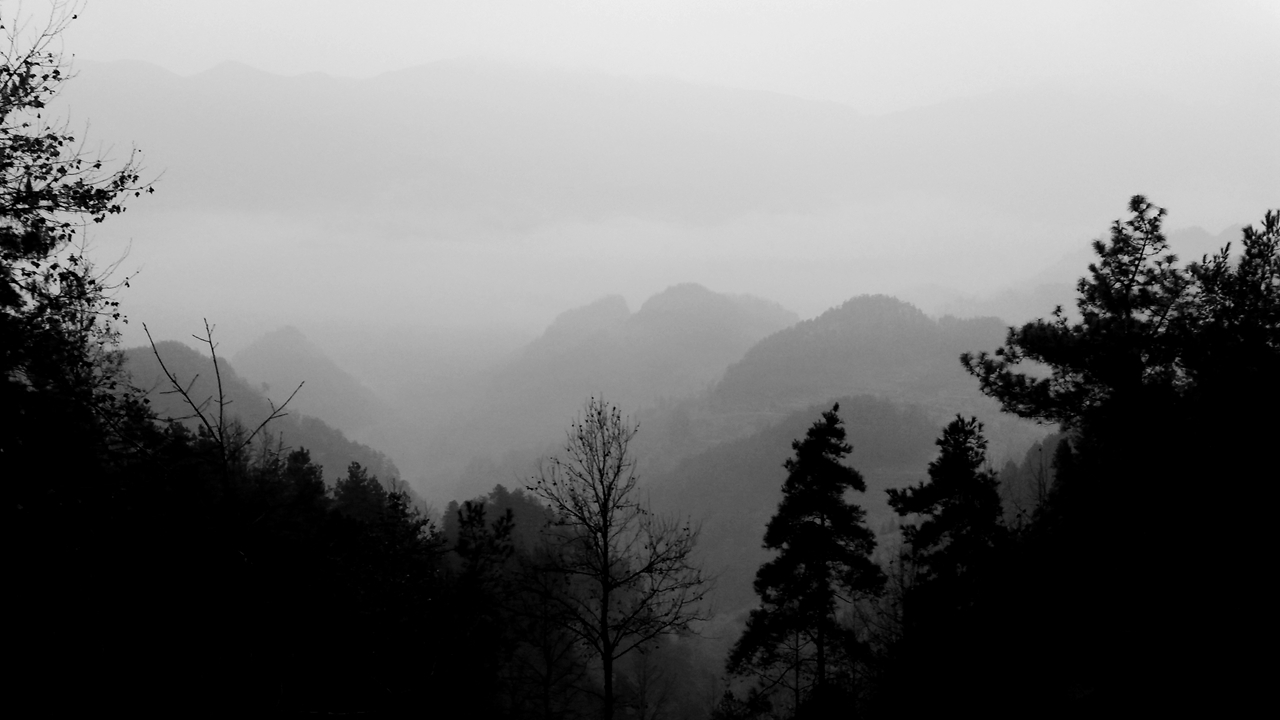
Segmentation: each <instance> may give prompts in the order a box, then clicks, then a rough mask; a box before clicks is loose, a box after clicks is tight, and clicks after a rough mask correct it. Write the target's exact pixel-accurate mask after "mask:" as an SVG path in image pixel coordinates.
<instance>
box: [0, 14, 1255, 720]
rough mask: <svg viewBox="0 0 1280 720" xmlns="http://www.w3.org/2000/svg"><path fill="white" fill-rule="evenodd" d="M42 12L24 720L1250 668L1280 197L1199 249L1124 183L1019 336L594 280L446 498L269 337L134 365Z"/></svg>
mask: <svg viewBox="0 0 1280 720" xmlns="http://www.w3.org/2000/svg"><path fill="white" fill-rule="evenodd" d="M59 31H60V27H58V26H56V25H55V26H51V29H50V30H48V31H46V32H45V33H44V34H42V35H39V36H38V38H37V39H36V41H35V42H34V43H33V44H31V45H29V46H27V47H21V46H20V45H19V44H18V43H16V42H11V43H10V45H11V48H10V51H9V52H8V53H7V54H6V55H5V62H4V64H3V66H2V67H0V280H2V282H0V463H3V467H4V469H5V471H6V472H5V476H6V477H8V478H9V480H10V484H11V486H12V487H11V489H12V490H13V493H11V495H10V500H9V501H8V502H7V503H6V514H7V525H8V527H9V529H10V537H11V544H10V558H11V560H10V568H11V571H10V572H11V580H10V587H11V588H12V592H11V593H10V596H11V597H12V598H13V600H12V609H11V611H10V613H11V615H10V616H11V618H12V620H13V622H12V625H11V628H10V632H9V647H10V648H11V653H10V654H11V656H12V657H13V658H14V659H15V661H16V662H15V663H14V664H15V666H16V667H15V669H14V670H12V671H11V687H12V691H11V697H12V698H13V701H14V702H15V704H21V705H23V706H26V707H31V708H35V709H38V710H39V711H41V712H48V713H59V712H70V711H84V710H91V709H92V710H99V711H100V710H101V709H103V708H112V709H117V708H118V709H120V710H127V711H130V712H135V713H137V712H141V713H147V714H151V713H166V714H183V715H189V714H206V713H207V714H218V715H223V714H233V713H234V714H268V713H270V714H293V713H330V714H345V713H362V714H397V715H399V714H410V713H413V714H419V715H432V714H446V715H462V716H468V717H501V718H579V717H582V718H587V717H604V718H612V717H629V718H642V719H645V720H648V719H651V718H652V719H657V718H690V719H692V718H723V719H726V720H727V719H729V718H744V719H745V718H781V717H786V718H791V717H796V718H799V717H804V718H826V717H854V716H858V717H890V716H901V715H903V714H906V715H908V716H921V715H925V714H934V713H937V714H942V713H957V712H981V713H985V714H988V715H1028V716H1035V717H1043V716H1059V715H1060V716H1078V715H1097V714H1101V713H1104V712H1107V713H1110V712H1116V711H1123V712H1134V713H1137V712H1143V713H1151V712H1158V711H1163V710H1169V709H1174V708H1178V709H1182V710H1184V711H1186V710H1187V709H1189V708H1199V709H1203V710H1205V711H1213V712H1215V713H1216V714H1222V713H1225V712H1228V711H1229V708H1230V707H1231V706H1232V704H1233V703H1236V702H1243V701H1244V699H1245V698H1247V697H1249V695H1250V694H1251V693H1257V692H1258V691H1259V690H1260V689H1261V688H1264V687H1266V685H1265V680H1264V677H1263V673H1264V669H1265V666H1264V665H1263V664H1262V663H1261V662H1255V661H1253V660H1249V659H1247V657H1248V656H1247V654H1246V653H1245V652H1243V650H1242V648H1241V646H1242V645H1249V644H1255V645H1259V646H1261V645H1264V641H1263V640H1262V628H1263V627H1264V626H1266V625H1267V624H1268V622H1267V621H1266V618H1267V614H1268V610H1269V608H1268V604H1267V603H1266V602H1265V600H1264V598H1265V597H1268V595H1267V594H1264V592H1263V588H1262V587H1261V584H1262V582H1263V580H1264V577H1265V572H1263V571H1262V569H1263V568H1265V567H1266V566H1267V560H1266V558H1265V556H1264V552H1265V548H1266V547H1267V545H1268V542H1267V531H1266V530H1265V528H1266V527H1267V524H1268V518H1267V517H1266V516H1265V515H1264V511H1265V510H1266V509H1267V506H1268V503H1267V502H1266V498H1267V497H1268V495H1266V494H1265V491H1261V490H1259V482H1260V481H1261V480H1264V479H1265V477H1266V476H1267V474H1268V471H1267V470H1266V468H1268V467H1270V466H1271V465H1272V464H1273V463H1272V462H1271V461H1272V460H1273V455H1274V448H1275V443H1276V438H1278V437H1280V419H1278V416H1277V412H1276V411H1277V408H1280V382H1278V381H1277V379H1278V378H1280V210H1275V211H1269V212H1267V213H1266V215H1265V217H1263V218H1262V219H1261V223H1260V224H1258V225H1255V226H1248V227H1245V228H1244V229H1243V230H1242V231H1241V232H1240V237H1239V242H1238V245H1234V246H1233V245H1229V246H1226V247H1223V248H1222V249H1221V250H1220V251H1218V252H1215V253H1213V254H1206V255H1204V256H1203V257H1201V258H1200V259H1198V260H1191V261H1189V262H1184V261H1182V260H1181V259H1179V258H1178V257H1176V256H1175V255H1174V254H1173V253H1172V252H1171V251H1170V249H1169V242H1168V238H1167V236H1166V233H1165V230H1164V228H1163V222H1164V218H1165V214H1166V213H1165V210H1164V209H1162V208H1160V207H1157V206H1156V205H1154V204H1153V203H1152V202H1151V201H1149V200H1148V199H1146V198H1144V197H1142V196H1134V197H1132V199H1131V200H1130V201H1129V203H1128V207H1127V212H1126V213H1125V214H1124V216H1123V217H1122V218H1121V219H1118V220H1116V221H1115V222H1114V224H1113V225H1112V227H1111V229H1110V233H1109V236H1108V237H1106V238H1104V239H1100V240H1097V241H1095V242H1094V243H1093V244H1092V248H1091V249H1092V253H1093V260H1092V263H1091V264H1089V265H1088V266H1087V269H1082V273H1083V276H1082V277H1081V278H1080V280H1079V282H1078V283H1077V285H1076V287H1075V298H1074V306H1073V307H1067V308H1064V307H1061V306H1059V307H1057V308H1052V307H1050V308H1045V309H1044V317H1043V318H1042V319H1039V320H1035V321H1032V322H1028V323H1025V324H1022V325H1020V326H1015V327H1007V326H1005V325H1004V324H1003V323H1002V322H1001V321H999V320H997V319H995V318H970V319H958V318H954V317H944V318H941V319H934V318H931V317H929V316H927V315H925V314H924V313H923V312H921V311H920V310H918V309H917V308H915V307H914V306H912V305H910V304H908V303H905V302H902V301H900V300H898V299H895V298H892V297H888V296H884V295H859V296H856V297H853V298H851V299H850V300H849V301H848V302H846V303H844V304H842V305H840V306H838V307H835V308H832V309H831V310H829V311H828V312H826V313H824V314H822V315H820V316H818V317H815V318H813V319H809V320H803V321H801V320H800V319H799V318H798V317H797V316H795V315H794V314H793V313H790V312H789V311H787V310H785V309H783V308H782V307H780V306H777V305H776V304H773V303H770V302H768V301H764V300H761V299H759V298H754V297H749V296H740V295H722V294H718V293H714V292H712V291H710V290H708V289H706V288H704V287H701V286H698V285H693V284H685V285H678V286H675V287H672V288H670V289H669V290H667V291H665V292H663V293H661V294H659V295H656V296H654V297H653V298H652V299H650V301H649V302H647V303H645V304H644V305H643V306H642V307H640V308H639V309H638V310H637V311H636V312H634V313H633V312H631V310H630V309H629V308H627V306H626V303H625V301H624V300H622V299H621V298H606V299H604V300H602V301H600V302H597V303H594V304H592V305H588V306H586V307H584V308H580V309H578V310H576V311H570V312H568V313H565V314H564V315H562V316H561V317H560V318H559V319H558V320H557V321H556V322H555V323H553V324H552V325H551V327H550V328H548V330H547V332H546V333H544V334H543V335H542V336H541V337H539V338H537V339H536V340H535V341H534V342H532V343H530V344H529V345H528V346H526V347H525V348H524V349H523V350H522V351H521V352H520V353H518V354H517V355H515V356H513V357H512V358H511V359H510V360H509V362H508V363H507V364H505V365H502V366H500V367H498V368H496V369H495V370H494V371H493V373H492V374H491V375H490V376H489V379H488V383H489V384H488V385H486V386H485V387H484V388H482V389H481V390H479V391H478V392H477V394H476V395H475V397H476V402H475V407H473V408H471V409H470V411H469V412H468V413H467V414H466V416H465V418H463V421H462V422H460V425H459V427H460V428H461V429H460V430H457V431H456V432H457V433H458V435H459V436H464V435H465V436H466V437H465V439H458V438H454V439H453V440H451V441H450V442H451V443H453V445H455V446H456V447H460V448H463V449H465V450H466V451H467V452H470V451H471V450H473V449H475V448H483V449H486V450H487V451H488V452H487V454H486V455H484V456H483V457H480V456H476V458H478V459H472V460H471V461H470V462H469V463H464V462H462V461H461V460H459V458H464V457H471V456H470V455H467V454H466V453H464V452H463V451H462V450H457V451H456V452H455V454H454V455H453V456H451V458H450V460H449V462H451V463H453V465H454V466H451V467H450V468H449V471H450V472H451V473H453V475H451V477H454V476H456V477H457V478H458V481H457V488H456V492H455V494H454V497H453V498H452V499H451V501H450V502H449V503H448V504H447V505H444V506H443V507H438V506H433V505H432V504H431V503H430V502H428V500H427V499H425V498H424V497H422V495H421V493H419V492H418V491H417V490H415V489H414V488H413V487H412V486H411V485H410V484H409V483H407V482H405V481H404V480H403V479H402V477H401V472H400V470H399V469H398V468H397V467H396V464H395V463H394V462H393V461H392V460H391V459H390V457H388V456H387V455H386V454H384V453H383V452H380V451H379V450H377V449H375V448H374V447H372V446H371V444H370V442H369V440H368V428H369V427H371V426H372V424H373V423H374V422H375V419H376V418H377V416H379V415H380V414H382V413H385V412H386V409H385V408H384V407H382V406H380V405H379V401H378V399H377V398H376V397H374V396H373V395H372V394H371V393H367V392H365V391H363V390H362V389H361V388H360V387H359V384H358V383H357V382H356V381H355V380H354V379H353V378H351V377H350V376H348V375H346V374H345V373H344V371H342V370H341V369H340V368H338V367H337V366H336V365H334V364H332V363H330V362H329V361H328V360H327V359H325V358H324V357H323V356H322V355H321V354H320V353H319V352H318V351H317V350H316V349H315V348H314V347H313V346H310V345H308V344H307V342H306V339H305V338H303V337H302V336H301V334H300V333H299V332H298V331H296V330H283V331H280V332H278V333H275V334H273V335H272V336H269V337H266V338H264V339H263V340H261V341H260V342H259V343H257V344H254V345H250V346H249V347H248V348H246V349H245V350H243V351H242V352H241V353H239V354H237V355H236V356H235V357H234V358H232V359H231V360H230V361H228V360H227V359H226V358H222V357H220V356H219V354H218V340H217V332H216V329H215V328H213V327H212V326H210V325H209V324H208V323H206V324H204V325H203V327H202V329H201V331H200V332H199V334H197V335H196V336H195V337H194V338H193V339H194V341H195V342H196V347H197V348H199V349H198V350H197V349H193V348H192V347H191V346H190V345H187V344H183V343H179V342H174V341H169V340H157V341H155V342H152V343H150V344H149V346H145V347H136V348H123V347H121V346H120V343H119V337H120V336H119V327H120V324H121V323H124V322H127V321H128V319H127V318H125V317H123V316H122V314H121V312H120V309H119V301H118V300H117V296H118V294H120V293H127V292H128V280H127V279H121V278H117V277H114V276H113V275H112V274H111V273H110V272H108V271H105V270H104V269H103V267H101V266H99V265H95V262H94V258H93V257H92V253H90V252H89V251H88V250H87V249H86V247H85V243H84V236H85V233H86V231H87V230H89V229H91V228H92V227H94V226H95V225H97V224H98V223H103V222H108V223H109V222H111V221H112V219H113V216H116V215H118V214H119V213H121V212H123V211H124V210H125V205H126V202H129V203H145V202H146V201H147V197H146V196H148V195H150V194H151V193H152V192H153V190H155V189H156V188H159V190H160V191H161V192H162V191H163V186H162V184H156V185H153V184H152V183H151V182H150V181H148V180H147V179H146V178H144V177H143V175H142V174H141V171H140V165H139V157H138V156H137V155H136V154H135V155H131V156H129V157H127V158H125V159H123V160H122V161H118V162H115V163H112V162H109V161H105V160H103V159H100V158H98V157H96V156H92V155H89V154H86V153H85V151H84V150H83V149H82V146H81V145H80V144H79V143H78V142H77V139H76V138H75V137H73V136H72V134H71V133H70V131H69V130H68V129H67V128H66V127H65V126H63V125H59V124H57V123H53V122H51V121H50V120H48V119H47V118H45V117H43V113H44V111H45V110H46V108H47V106H48V104H49V103H50V102H51V99H52V97H53V96H54V94H55V93H56V92H57V91H58V90H59V88H60V85H61V83H62V82H63V80H64V79H65V73H66V66H65V64H64V61H63V57H62V55H61V53H60V52H59V51H58V50H57V48H58V43H57V42H56V41H57V39H58V33H59ZM9 37H10V39H11V40H13V39H14V38H16V37H18V36H17V35H15V34H13V33H10V36H9ZM117 283H118V284H117ZM229 321H233V320H229ZM282 358H283V359H282ZM285 368H293V369H295V370H296V369H297V368H305V370H304V372H309V373H312V374H313V377H312V378H302V380H306V381H307V382H311V383H312V385H311V386H308V385H306V384H302V385H300V386H295V385H294V382H295V377H294V375H293V374H290V372H286V371H285ZM250 377H252V378H255V380H250V379H249V378H250ZM584 378H586V381H589V382H590V383H592V384H594V385H595V386H597V387H599V386H607V387H610V388H613V389H614V390H615V391H616V392H615V393H614V394H612V395H609V396H601V395H591V396H581V395H577V396H575V395H574V394H575V393H577V392H578V389H579V388H580V387H581V385H582V383H583V382H584ZM312 380H314V382H312ZM317 388H318V389H319V390H320V394H319V395H316V394H311V395H308V394H307V391H308V390H311V391H313V392H314V391H315V390H316V389H317ZM290 393H293V394H290ZM268 398H274V399H275V400H274V401H273V400H272V399H268ZM567 398H568V399H567ZM654 398H657V399H656V400H655V399H654ZM406 422H407V421H406ZM548 426H551V427H553V428H554V429H555V430H556V431H561V430H563V431H564V432H563V438H564V439H563V441H561V442H560V443H558V444H552V445H546V444H545V443H543V441H542V439H543V438H544V437H545V431H546V428H547V427H548ZM402 431H403V432H404V433H405V434H406V435H407V436H412V435H413V434H414V433H419V432H422V430H421V429H420V428H414V427H412V426H407V427H405V428H403V429H402ZM421 442H426V441H425V440H422V441H421ZM994 447H999V452H998V453H996V452H993V448H994ZM1012 457H1021V458H1022V460H1021V462H1018V461H1016V460H1012V459H1010V460H1008V461H1007V462H1005V463H1004V464H1003V466H1001V467H997V466H996V462H997V461H998V460H1000V459H1005V458H1012ZM641 459H643V462H641ZM1262 649H1264V650H1265V648H1262Z"/></svg>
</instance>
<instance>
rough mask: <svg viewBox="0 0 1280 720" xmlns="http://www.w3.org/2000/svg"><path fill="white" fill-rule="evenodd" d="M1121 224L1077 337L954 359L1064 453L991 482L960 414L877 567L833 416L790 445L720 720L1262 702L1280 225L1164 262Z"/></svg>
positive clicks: (1154, 241) (1024, 334) (1046, 450)
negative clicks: (1263, 485)
mask: <svg viewBox="0 0 1280 720" xmlns="http://www.w3.org/2000/svg"><path fill="white" fill-rule="evenodd" d="M1129 209H1130V212H1131V216H1130V217H1129V218H1128V219H1126V220H1123V221H1117V222H1116V223H1115V224H1114V225H1113V227H1112V231H1111V236H1110V238H1109V239H1108V240H1107V241H1098V242H1096V243H1095V244H1094V250H1095V253H1096V255H1097V258H1098V259H1097V261H1096V262H1095V263H1094V264H1093V265H1090V267H1089V276H1088V277H1086V278H1083V279H1081V280H1080V282H1079V284H1078V287H1077V291H1078V300H1077V311H1078V319H1076V320H1072V319H1069V318H1068V317H1067V315H1066V313H1064V312H1063V310H1062V309H1061V308H1059V309H1058V310H1056V311H1055V312H1054V314H1053V315H1052V317H1051V318H1050V319H1048V320H1039V321H1035V322H1032V323H1028V324H1026V325H1024V326H1022V327H1020V328H1010V330H1009V333H1008V335H1007V338H1006V340H1005V343H1004V344H1003V346H1002V347H1000V348H999V349H997V350H996V351H995V352H994V353H986V352H982V353H978V354H976V355H975V354H968V353H966V354H965V355H964V356H963V357H962V362H963V364H964V366H965V367H966V368H967V369H968V371H969V372H970V373H971V374H972V375H973V376H975V378H976V379H977V381H978V382H979V383H980V384H981V387H982V390H983V392H984V393H986V394H988V395H990V396H991V397H993V398H995V399H997V400H999V401H1000V403H1001V404H1002V406H1003V408H1004V410H1005V411H1006V412H1010V413H1014V414H1016V415H1019V416H1021V417H1025V418H1031V419H1035V420H1039V421H1043V422H1047V423H1055V424H1057V425H1058V426H1059V427H1060V428H1061V430H1062V432H1061V433H1060V434H1056V435H1053V436H1051V437H1050V438H1047V439H1046V440H1045V441H1044V442H1043V443H1041V444H1040V445H1039V446H1037V447H1034V448H1032V449H1031V451H1029V452H1028V453H1027V457H1026V459H1025V460H1024V462H1023V464H1022V465H1021V466H1018V465H1016V464H1012V463H1011V464H1009V465H1007V466H1006V467H1005V468H1004V469H1003V470H1002V471H1001V472H999V473H997V472H995V471H994V470H993V469H991V467H990V465H989V463H988V461H987V457H986V440H985V439H984V438H983V436H982V426H981V424H980V423H978V422H977V421H976V420H974V419H972V418H964V417H957V418H956V419H955V420H954V421H953V422H952V423H951V424H949V425H948V426H947V427H946V428H945V429H944V431H943V432H942V435H941V437H939V439H938V441H937V445H938V446H939V452H938V455H937V458H936V459H935V460H934V461H933V462H932V463H930V465H929V468H928V480H926V481H924V482H922V483H920V484H917V485H914V486H910V487H906V488H900V489H893V490H890V491H889V504H890V505H891V506H892V508H893V509H894V510H895V512H896V513H897V514H898V515H899V516H900V517H901V518H902V535H901V544H900V545H899V546H898V547H896V548H889V550H890V552H889V553H888V555H887V556H886V557H885V559H884V561H882V562H881V563H880V564H879V565H869V564H868V563H867V561H868V559H869V558H870V557H871V556H872V553H873V552H874V546H875V541H874V538H873V537H872V536H871V535H870V534H869V531H868V529H867V528H866V527H865V524H863V522H862V521H863V520H864V518H865V513H864V512H863V510H862V509H861V507H859V506H858V505H856V504H855V503H852V502H851V501H850V497H851V494H852V495H856V494H857V493H858V492H865V491H866V488H865V484H863V483H862V480H861V477H860V476H859V475H858V474H857V473H856V472H855V471H852V470H850V469H849V468H848V467H847V466H845V465H844V464H843V463H842V462H841V461H842V459H843V458H844V457H845V456H846V455H847V454H848V452H849V450H850V448H849V446H848V445H847V444H846V443H845V442H844V430H843V427H842V421H841V419H840V418H839V416H838V415H837V412H836V411H837V410H838V407H839V406H838V405H837V406H836V407H835V408H833V409H832V410H831V411H830V412H828V413H826V414H824V417H823V418H822V419H821V420H820V421H818V422H817V423H815V424H814V426H813V427H812V428H811V429H810V431H809V432H808V434H807V436H806V437H805V438H804V439H801V440H797V441H796V443H795V444H794V446H793V447H794V448H795V451H796V454H795V456H794V458H793V459H792V460H790V461H789V462H788V463H787V469H788V471H789V472H790V475H789V476H788V478H787V479H786V484H785V485H784V489H783V493H784V497H783V501H782V503H781V504H780V505H779V508H778V511H777V514H776V515H775V516H774V518H773V520H772V521H771V522H770V524H769V528H768V531H767V532H766V535H765V538H764V541H765V544H766V546H767V547H770V548H772V549H775V550H776V551H777V554H776V557H775V558H774V559H773V560H771V561H769V562H768V563H766V564H765V565H763V566H762V567H761V568H760V571H759V573H758V574H757V576H756V582H755V588H756V591H757V593H758V594H759V596H760V600H761V602H760V606H759V607H758V609H756V610H754V611H753V612H752V614H751V617H750V618H749V620H748V622H747V626H746V631H745V632H744V634H743V635H742V637H741V638H740V639H739V641H738V643H737V645H736V646H735V648H734V651H733V653H732V655H731V657H730V661H729V667H728V669H729V671H730V674H731V676H734V677H736V678H738V681H737V684H736V687H733V688H732V689H731V691H730V692H728V693H726V695H725V697H724V699H723V701H722V703H721V705H720V707H719V708H718V710H717V716H718V717H723V718H731V717H732V718H747V717H777V716H779V714H781V715H782V716H787V717H843V716H849V715H850V714H854V713H857V714H864V715H869V716H890V715H894V716H896V715H901V714H907V715H911V716H914V715H924V714H932V713H939V714H941V713H954V712H957V711H960V712H982V713H986V714H998V715H1015V714H1026V715H1032V716H1037V717H1043V716H1046V715H1048V716H1071V717H1075V716H1087V715H1098V714H1103V713H1111V712H1116V711H1120V712H1131V713H1138V712H1144V713H1147V712H1152V711H1157V712H1166V711H1170V710H1175V709H1177V710H1182V711H1188V710H1190V711H1206V712H1208V711H1212V712H1216V713H1221V712H1223V711H1225V710H1227V709H1228V708H1232V709H1235V708H1243V707H1246V706H1247V703H1248V702H1249V698H1251V697H1256V696H1257V694H1258V693H1259V692H1260V691H1261V689H1262V688H1263V687H1265V683H1264V682H1263V680H1262V672H1263V669H1262V666H1261V665H1259V664H1256V663H1255V660H1254V659H1253V658H1250V657H1247V656H1245V655H1241V654H1239V653H1238V652H1237V651H1236V650H1235V648H1236V646H1237V644H1238V643H1240V642H1241V641H1242V640H1243V639H1244V638H1248V637H1250V636H1253V635H1255V634H1256V633H1259V632H1261V630H1262V627H1263V626H1264V625H1265V624H1266V623H1267V622H1268V621H1266V620H1265V617H1266V614H1267V613H1266V603H1265V600H1264V598H1265V597H1266V595H1265V593H1264V591H1263V589H1262V582H1263V581H1262V580H1261V577H1260V574H1259V573H1258V572H1257V569H1258V568H1259V567H1262V566H1264V565H1265V564H1266V563H1267V562H1268V559H1267V553H1266V550H1265V548H1266V547H1267V541H1268V539H1269V532H1268V531H1267V530H1266V524H1267V521H1266V517H1265V512H1266V510H1265V504H1258V503H1256V502H1251V501H1250V500H1249V498H1250V497H1255V498H1256V497H1257V495H1255V493H1257V492H1262V491H1261V490H1259V489H1258V488H1257V483H1256V482H1253V481H1251V478H1258V477H1259V475H1258V473H1260V472H1261V473H1264V474H1265V473H1267V472H1269V471H1268V470H1266V468H1269V467H1270V465H1271V464H1272V459H1271V458H1270V455H1271V451H1272V449H1273V448H1274V443H1275V438H1277V437H1280V420H1277V417H1276V414H1275V408H1276V407H1278V405H1277V401H1280V383H1277V382H1276V378H1277V377H1280V211H1271V212H1268V213H1267V214H1266V216H1265V218H1264V219H1263V222H1262V225H1261V227H1260V228H1253V227H1249V228H1246V229H1245V230H1244V232H1243V237H1242V246H1243V247H1242V248H1241V250H1240V251H1239V252H1237V253H1232V252H1231V250H1230V248H1223V250H1222V251H1221V252H1220V253H1217V254H1215V255H1213V256H1206V257H1204V258H1202V259H1201V260H1200V261H1198V262H1192V263H1189V264H1185V265H1183V264H1179V263H1178V262H1177V258H1176V257H1174V256H1173V255H1172V254H1171V253H1169V251H1168V246H1167V243H1166V241H1165V238H1164V235H1163V232H1162V230H1161V223H1162V219H1163V217H1164V214H1165V213H1164V210H1162V209H1160V208H1157V207H1155V206H1153V205H1152V204H1150V203H1149V202H1148V201H1146V200H1145V199H1144V198H1142V197H1134V198H1133V199H1132V201H1131V202H1130V207H1129ZM806 498H808V499H806ZM1223 517H1231V518H1232V519H1233V520H1232V522H1231V531H1230V535H1231V538H1230V540H1229V541H1226V542H1225V543H1224V542H1222V541H1221V540H1220V538H1219V537H1216V536H1215V535H1216V533H1215V532H1214V531H1213V528H1214V527H1215V526H1216V525H1215V524H1216V523H1217V522H1219V521H1220V519H1221V518H1223ZM1218 527H1220V526H1218Z"/></svg>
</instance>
